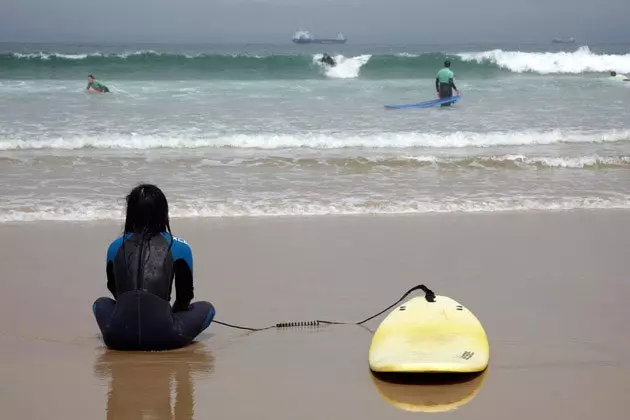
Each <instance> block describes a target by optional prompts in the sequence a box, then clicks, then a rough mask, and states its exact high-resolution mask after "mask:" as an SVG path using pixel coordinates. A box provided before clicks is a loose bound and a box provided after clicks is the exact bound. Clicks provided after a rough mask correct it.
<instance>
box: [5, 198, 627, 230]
mask: <svg viewBox="0 0 630 420" xmlns="http://www.w3.org/2000/svg"><path fill="white" fill-rule="evenodd" d="M113 207H115V208H113ZM170 207H171V217H172V218H214V217H272V216H324V215H362V214H365V215H367V214H372V215H374V214H425V213H455V212H464V213H480V212H507V211H538V210H547V211H566V210H578V209H630V196H624V195H619V196H618V197H615V198H602V197H572V198H571V197H569V198H567V197H564V198H561V199H560V198H555V199H554V198H547V199H545V198H518V197H514V198H487V199H483V200H482V199H479V200H477V201H475V200H465V199H452V200H442V201H434V200H432V199H430V198H426V199H425V200H422V199H418V200H414V201H392V200H385V201H369V200H368V201H363V202H357V201H356V200H352V201H350V200H341V201H339V202H310V203H304V202H297V201H288V200H287V201H283V202H281V203H277V202H275V201H274V202H267V201H264V200H262V201H255V202H243V201H239V202H234V203H223V202H221V203H216V202H215V203H213V202H202V201H190V200H189V201H183V202H173V203H172V204H171V205H170ZM123 217H124V216H123V214H122V210H121V209H120V208H118V203H116V204H115V205H114V203H105V202H102V201H86V202H84V203H77V202H76V201H73V202H71V203H59V204H58V205H57V206H53V205H50V204H47V205H37V204H33V205H31V206H28V207H24V206H22V207H21V208H20V209H11V208H6V207H5V208H1V207H0V223H8V222H27V221H42V220H47V221H93V220H121V219H122V218H123Z"/></svg>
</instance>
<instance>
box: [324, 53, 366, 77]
mask: <svg viewBox="0 0 630 420" xmlns="http://www.w3.org/2000/svg"><path fill="white" fill-rule="evenodd" d="M322 57H323V54H315V55H314V56H313V63H314V64H316V65H318V66H320V67H321V68H322V70H323V71H324V73H325V74H326V76H327V77H330V78H333V79H355V78H357V77H359V72H360V71H361V67H363V66H364V65H365V64H367V62H368V61H370V58H371V57H372V56H371V55H369V54H365V55H359V56H357V57H349V58H346V57H344V56H343V55H341V54H340V55H336V56H334V57H333V59H334V60H335V63H336V65H335V66H334V67H330V66H328V65H326V64H324V63H322V62H321V61H320V60H321V58H322Z"/></svg>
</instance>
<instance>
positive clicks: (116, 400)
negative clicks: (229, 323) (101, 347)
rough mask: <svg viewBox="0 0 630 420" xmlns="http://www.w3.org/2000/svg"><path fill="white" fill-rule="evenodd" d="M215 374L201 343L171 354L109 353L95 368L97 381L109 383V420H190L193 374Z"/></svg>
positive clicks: (210, 357)
mask: <svg viewBox="0 0 630 420" xmlns="http://www.w3.org/2000/svg"><path fill="white" fill-rule="evenodd" d="M213 370H214V359H213V357H212V355H211V353H210V352H208V351H206V350H205V348H204V346H203V344H201V343H195V344H193V345H191V346H189V347H186V348H183V349H179V350H174V351H167V352H150V353H144V352H137V353H136V352H119V351H113V350H106V351H105V352H104V353H103V354H101V355H100V356H99V358H98V359H97V360H96V363H95V365H94V372H95V374H96V376H97V377H99V378H102V379H105V378H108V379H109V391H108V394H107V416H106V417H107V419H108V420H112V419H143V418H151V419H156V420H166V419H168V420H183V419H186V420H190V419H192V418H194V407H195V404H194V399H195V398H194V392H195V388H194V381H193V378H192V374H193V373H195V374H200V373H201V374H211V373H212V372H213ZM173 382H174V389H175V392H174V401H172V400H171V390H172V389H173V386H172V385H173Z"/></svg>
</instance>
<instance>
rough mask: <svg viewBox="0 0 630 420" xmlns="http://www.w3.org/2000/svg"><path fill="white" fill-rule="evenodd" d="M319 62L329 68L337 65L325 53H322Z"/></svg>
mask: <svg viewBox="0 0 630 420" xmlns="http://www.w3.org/2000/svg"><path fill="white" fill-rule="evenodd" d="M320 61H321V62H322V63H324V64H328V65H329V66H330V67H335V66H336V65H337V63H335V59H334V58H332V57H331V56H329V55H328V54H327V53H324V55H323V56H322V58H321V59H320Z"/></svg>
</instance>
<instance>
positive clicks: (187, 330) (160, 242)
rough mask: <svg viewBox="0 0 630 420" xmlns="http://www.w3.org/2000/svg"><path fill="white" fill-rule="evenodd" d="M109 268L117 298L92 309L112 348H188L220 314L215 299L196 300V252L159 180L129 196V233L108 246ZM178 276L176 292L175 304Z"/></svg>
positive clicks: (99, 302)
mask: <svg viewBox="0 0 630 420" xmlns="http://www.w3.org/2000/svg"><path fill="white" fill-rule="evenodd" d="M105 272H106V275H107V288H108V289H109V291H110V292H111V293H112V295H113V297H114V299H115V300H114V299H110V298H108V297H101V298H99V299H97V300H96V302H94V304H93V306H92V310H93V312H94V316H95V318H96V322H97V324H98V326H99V329H100V330H101V333H102V335H103V341H104V342H105V345H106V346H107V347H109V348H113V349H116V350H141V351H152V350H168V349H174V348H178V347H183V346H185V345H187V344H189V343H190V342H192V340H193V339H194V338H195V337H196V336H197V335H199V334H200V333H201V332H202V331H203V330H205V329H206V328H208V326H209V325H210V322H211V321H212V319H213V318H214V313H215V310H214V307H213V306H212V304H211V303H209V302H203V301H198V302H195V303H193V304H191V303H190V302H191V300H192V299H193V297H194V294H193V258H192V251H191V249H190V246H188V244H187V243H186V242H185V241H184V240H183V239H181V238H178V237H175V236H173V234H172V233H171V228H170V225H169V218H168V202H167V201H166V197H165V196H164V194H163V193H162V191H161V190H160V189H159V188H158V187H156V186H155V185H151V184H141V185H138V186H137V187H135V188H134V189H133V190H132V191H131V192H130V193H129V195H128V196H127V215H126V219H125V228H124V232H123V235H122V236H120V237H118V238H117V239H115V240H114V241H113V242H112V243H111V244H110V245H109V248H108V249H107V259H106V269H105ZM173 280H174V283H175V284H174V285H175V287H176V296H175V302H174V304H173V307H172V308H171V305H170V304H169V302H170V300H171V290H172V287H173Z"/></svg>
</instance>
